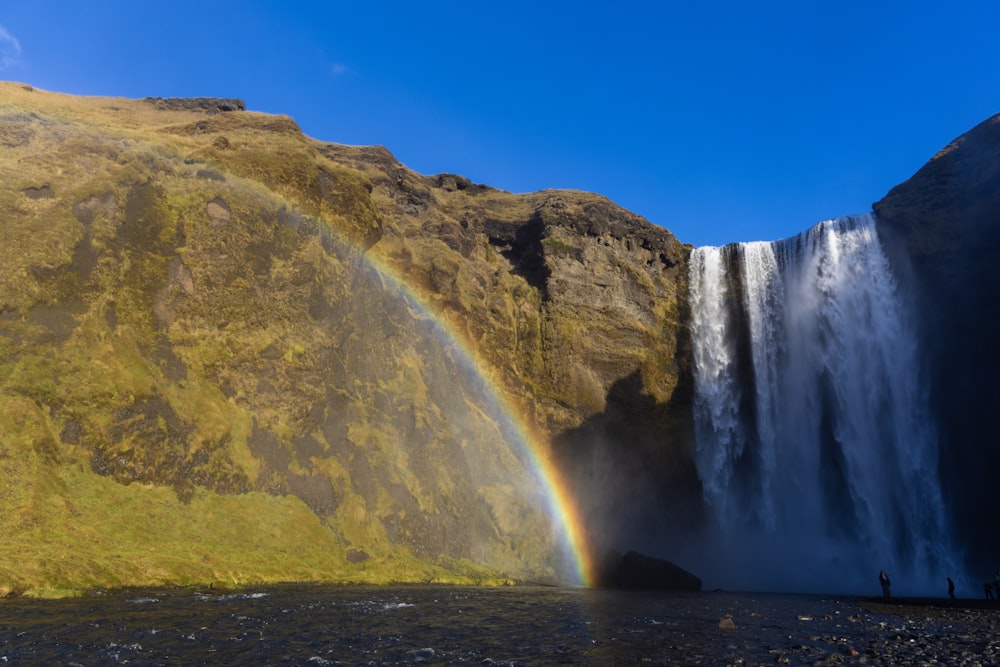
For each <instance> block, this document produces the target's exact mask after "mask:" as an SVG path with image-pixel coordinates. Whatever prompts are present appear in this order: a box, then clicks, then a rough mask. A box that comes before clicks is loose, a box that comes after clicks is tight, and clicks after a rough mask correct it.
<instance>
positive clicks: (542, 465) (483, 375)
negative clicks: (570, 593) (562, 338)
mask: <svg viewBox="0 0 1000 667" xmlns="http://www.w3.org/2000/svg"><path fill="white" fill-rule="evenodd" d="M361 258H362V261H363V262H364V263H365V264H366V265H367V266H368V267H369V268H371V269H372V270H373V271H375V272H376V273H377V274H378V275H379V276H380V277H381V278H382V279H383V280H384V281H385V282H386V283H387V285H388V286H389V287H390V288H391V289H392V290H393V291H395V292H396V293H398V294H399V295H400V296H401V297H403V298H405V299H406V300H407V301H408V302H409V303H411V304H412V305H413V306H414V307H415V308H416V309H417V310H418V311H419V312H420V313H421V315H423V316H425V317H426V318H427V319H428V321H430V322H431V323H432V324H433V328H434V329H435V330H436V333H437V335H439V336H440V337H441V338H442V342H443V344H445V345H447V346H448V347H450V348H451V349H453V350H454V351H455V352H457V353H458V356H459V360H460V362H461V363H462V365H463V366H465V370H467V371H469V372H470V373H471V374H472V377H473V378H474V379H475V380H476V381H478V382H480V383H481V385H482V386H483V388H484V389H485V390H486V393H487V395H488V396H490V397H492V399H493V400H494V401H495V407H496V408H497V410H498V411H499V413H500V414H501V415H502V416H503V418H504V419H505V420H506V422H507V423H506V424H505V426H507V427H509V428H507V429H505V433H506V434H507V435H508V437H511V438H512V439H513V440H515V442H514V443H512V444H514V445H515V446H516V447H517V448H518V449H519V450H520V451H522V452H523V453H524V454H526V456H527V459H528V461H529V462H530V465H531V468H532V469H533V472H534V473H535V475H536V476H537V477H538V479H539V480H540V481H541V483H542V487H543V490H544V495H545V498H546V501H547V505H548V507H547V508H546V509H547V510H548V515H549V516H550V517H552V518H553V519H554V520H555V522H556V526H557V528H558V531H559V532H560V533H561V534H560V538H561V541H562V546H563V547H564V548H565V549H566V550H567V555H568V559H569V561H571V563H572V570H573V575H574V577H575V579H576V582H575V583H576V584H577V585H579V586H584V587H587V586H590V585H592V584H593V582H594V571H593V563H592V561H591V558H590V554H589V551H588V549H587V543H586V539H585V532H584V525H583V521H582V520H581V518H580V515H579V513H578V512H577V509H576V504H575V502H574V499H573V496H572V493H571V492H570V490H569V487H568V485H567V483H566V481H565V479H564V478H563V476H562V473H561V472H560V471H559V469H558V468H557V467H556V466H555V464H554V463H553V461H552V459H551V457H550V456H549V452H548V447H547V446H546V445H545V444H544V442H545V440H544V439H543V438H542V437H541V436H540V435H539V434H538V433H536V431H535V429H534V428H533V427H532V426H531V425H529V423H528V421H527V420H526V419H525V418H524V417H523V416H522V414H521V412H520V410H518V409H517V408H516V407H515V406H514V405H513V404H512V403H511V401H510V400H509V399H508V398H507V397H506V392H504V391H503V389H501V388H500V386H499V385H498V383H497V382H496V381H495V380H493V379H492V378H491V374H490V372H489V370H488V369H489V366H488V364H486V362H484V361H483V360H482V359H481V358H480V357H479V355H478V354H477V353H476V351H475V349H474V348H473V347H472V346H471V345H470V344H469V343H468V342H467V341H466V339H465V337H464V336H462V335H461V334H459V333H457V332H455V330H454V328H453V327H452V326H450V325H449V324H448V322H447V320H446V319H445V318H444V317H443V315H442V314H441V313H440V312H439V311H438V310H437V309H435V308H434V307H433V306H432V305H431V304H430V303H429V302H428V301H427V300H426V299H425V298H423V297H422V296H421V295H420V294H418V293H417V292H416V291H415V290H413V289H412V288H411V287H410V286H409V285H408V284H407V283H406V281H405V280H403V278H402V277H401V276H400V275H399V273H398V272H397V271H396V270H395V269H394V268H393V267H392V266H390V265H389V264H388V263H386V262H385V261H383V260H381V259H379V258H378V257H377V256H375V255H374V254H373V253H371V252H370V251H369V252H365V253H362V254H361Z"/></svg>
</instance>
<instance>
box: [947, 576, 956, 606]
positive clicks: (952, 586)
mask: <svg viewBox="0 0 1000 667" xmlns="http://www.w3.org/2000/svg"><path fill="white" fill-rule="evenodd" d="M948 597H950V598H951V599H952V600H954V599H955V582H954V581H952V580H951V577H948Z"/></svg>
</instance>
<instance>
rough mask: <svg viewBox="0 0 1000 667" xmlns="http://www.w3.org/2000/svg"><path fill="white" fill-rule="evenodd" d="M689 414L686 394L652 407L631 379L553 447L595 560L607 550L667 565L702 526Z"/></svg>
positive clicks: (620, 383) (637, 380)
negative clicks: (640, 554)
mask: <svg viewBox="0 0 1000 667" xmlns="http://www.w3.org/2000/svg"><path fill="white" fill-rule="evenodd" d="M691 414H692V413H691V406H690V402H689V398H688V392H684V391H679V392H676V393H675V398H674V400H672V401H670V402H668V403H658V402H657V401H656V400H655V399H654V398H653V397H651V396H649V395H647V394H645V393H644V392H643V387H642V378H641V377H640V375H639V373H638V372H636V373H633V374H632V375H629V376H627V377H625V378H622V379H621V380H619V381H618V382H616V383H615V384H614V385H612V387H611V389H610V390H609V392H608V395H607V397H606V401H605V409H604V411H603V412H601V413H599V414H595V415H593V416H591V417H590V418H588V419H587V420H586V421H584V422H583V423H582V424H581V425H580V426H579V427H577V428H574V429H570V430H567V431H564V432H562V433H561V434H559V435H558V436H556V438H555V439H554V442H553V453H554V456H555V463H556V465H557V466H558V467H559V469H560V470H562V471H563V473H564V475H565V476H566V479H567V483H568V484H569V486H570V488H571V490H572V493H573V497H574V498H575V500H576V502H577V506H578V509H579V512H580V516H581V518H582V519H583V522H584V524H585V526H586V532H587V536H588V541H589V545H590V548H591V550H592V553H593V554H594V555H595V556H597V557H598V558H600V557H601V556H602V555H603V554H605V553H607V552H608V551H609V550H619V551H628V550H636V551H641V552H644V553H647V554H650V555H653V556H657V557H663V558H670V557H671V556H672V555H673V554H676V553H679V552H681V551H684V549H682V548H681V547H682V546H683V544H684V542H685V541H686V539H687V538H689V537H690V536H692V535H695V534H697V533H698V532H699V531H700V529H701V527H702V526H703V525H704V519H705V511H704V507H703V503H702V494H701V483H700V482H699V480H698V474H697V470H696V469H695V464H694V461H693V460H692V458H691V455H690V452H691V447H692V443H693V437H694V435H693V434H694V424H693V421H692V417H691Z"/></svg>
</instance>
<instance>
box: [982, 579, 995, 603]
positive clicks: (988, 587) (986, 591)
mask: <svg viewBox="0 0 1000 667" xmlns="http://www.w3.org/2000/svg"><path fill="white" fill-rule="evenodd" d="M983 595H985V596H986V599H987V600H992V599H993V584H991V583H990V582H988V581H987V582H986V583H985V584H983Z"/></svg>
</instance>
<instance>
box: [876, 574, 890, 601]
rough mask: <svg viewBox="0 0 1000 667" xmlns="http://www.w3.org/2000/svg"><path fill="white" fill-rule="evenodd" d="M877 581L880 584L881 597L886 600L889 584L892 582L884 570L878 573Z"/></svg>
mask: <svg viewBox="0 0 1000 667" xmlns="http://www.w3.org/2000/svg"><path fill="white" fill-rule="evenodd" d="M878 583H880V584H882V597H883V598H884V599H886V600H888V599H889V586H891V585H892V582H890V581H889V575H888V573H886V571H885V570H882V571H881V572H879V573H878Z"/></svg>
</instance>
